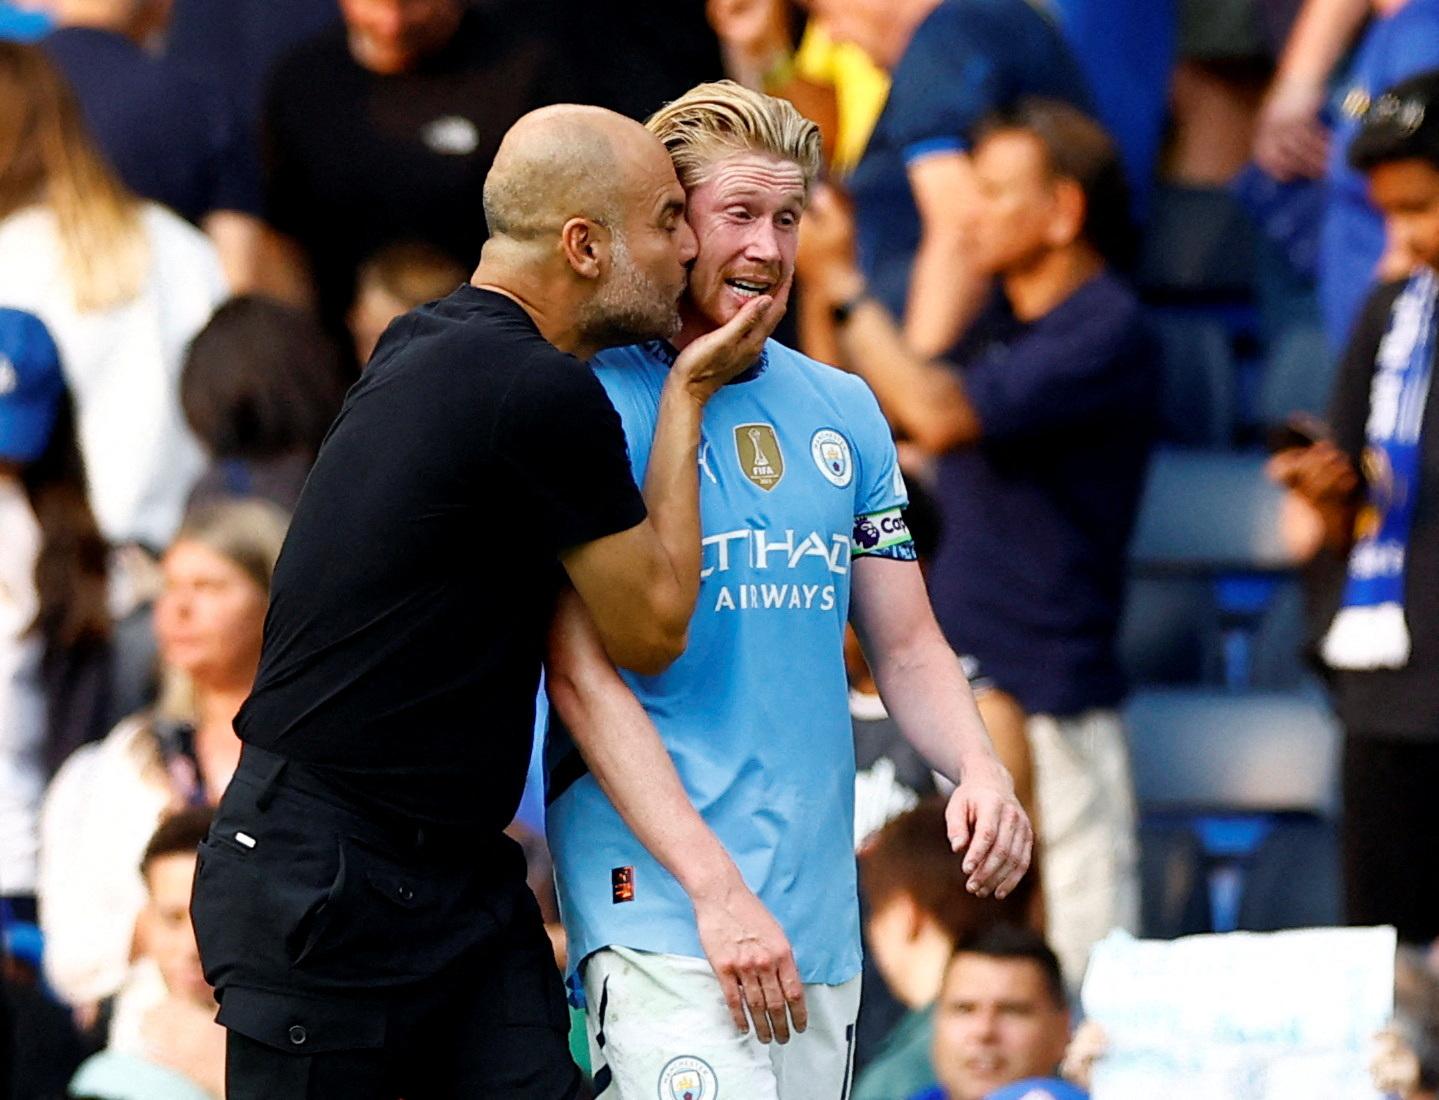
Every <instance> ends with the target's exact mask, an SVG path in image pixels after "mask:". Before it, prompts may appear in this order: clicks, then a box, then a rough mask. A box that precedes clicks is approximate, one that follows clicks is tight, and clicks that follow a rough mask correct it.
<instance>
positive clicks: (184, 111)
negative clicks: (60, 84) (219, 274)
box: [41, 0, 261, 291]
mask: <svg viewBox="0 0 1439 1100" xmlns="http://www.w3.org/2000/svg"><path fill="white" fill-rule="evenodd" d="M169 7H170V0H57V4H56V11H57V14H58V15H59V22H60V27H59V29H58V30H56V31H55V32H54V33H53V34H51V35H49V36H48V37H46V38H45V40H44V41H43V42H42V43H41V45H42V46H43V47H44V49H45V52H46V53H47V54H49V55H50V58H51V60H52V61H54V62H55V64H56V65H57V66H59V68H60V70H61V71H62V72H63V73H64V74H65V76H66V77H67V78H68V79H69V81H70V86H71V87H72V88H73V89H74V90H75V94H76V96H77V97H78V98H79V100H80V105H81V106H82V107H83V108H84V109H85V121H86V124H87V126H88V128H89V130H90V133H91V135H92V136H93V137H94V139H95V144H96V145H98V146H99V147H100V150H101V151H102V152H103V153H104V154H105V156H106V158H107V159H108V160H109V162H110V165H111V167H112V168H114V170H115V174H116V175H117V176H119V177H120V179H121V180H122V181H124V184H125V186H126V187H128V188H129V189H130V190H131V191H133V192H134V193H135V194H136V195H138V196H140V197H141V198H142V199H150V200H152V201H153V202H158V203H160V204H162V205H164V206H168V207H169V208H170V209H171V210H173V211H175V213H177V214H179V215H180V216H181V217H182V218H185V219H186V220H187V221H190V222H192V223H193V224H195V225H198V226H200V227H201V228H202V229H204V230H205V232H206V233H207V234H208V235H209V237H210V239H211V240H212V241H214V242H215V247H216V249H217V250H218V251H219V254H220V262H221V264H222V265H223V266H224V268H225V275H226V277H227V279H228V281H229V284H230V286H231V288H232V289H234V290H236V291H239V290H244V289H247V288H248V287H249V286H250V285H251V284H252V283H253V282H254V279H255V264H256V262H257V249H258V247H259V234H260V228H261V227H260V220H259V214H260V179H259V163H258V158H257V154H256V151H255V148H254V146H253V144H252V142H251V139H250V134H249V133H248V132H247V131H246V130H245V128H244V126H243V125H241V123H240V119H239V116H238V114H237V112H236V110H235V108H234V106H233V105H232V104H231V103H230V101H229V100H228V99H227V98H226V96H225V93H224V90H223V89H222V88H221V87H220V86H219V85H218V84H216V83H215V82H214V81H213V80H211V79H209V78H208V76H207V74H204V73H203V72H194V71H191V70H187V69H185V68H184V67H182V66H181V65H179V64H177V63H175V62H173V61H170V60H167V59H166V58H164V57H159V56H155V55H152V54H150V53H148V52H146V47H147V45H148V44H149V43H150V42H151V40H153V39H155V38H157V37H159V36H162V35H163V34H164V32H165V24H166V17H167V16H168V14H169Z"/></svg>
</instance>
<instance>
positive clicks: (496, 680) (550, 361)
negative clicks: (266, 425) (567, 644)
mask: <svg viewBox="0 0 1439 1100" xmlns="http://www.w3.org/2000/svg"><path fill="white" fill-rule="evenodd" d="M644 515H645V508H644V502H643V500H642V498H641V497H640V494H639V490H638V489H637V488H636V486H635V483H634V480H633V478H632V476H631V474H630V466H629V459H628V456H627V453H626V448H625V440H624V433H623V430H622V429H621V426H620V420H619V416H618V414H617V413H616V412H615V411H614V407H613V406H612V405H611V404H610V402H609V399H608V397H606V395H605V391H604V388H603V387H602V386H601V385H600V384H599V382H598V381H597V380H596V379H595V377H594V376H593V374H591V372H590V370H589V368H588V367H587V366H585V365H584V364H583V363H581V362H579V361H578V360H576V359H574V358H572V357H571V356H568V355H565V354H562V353H561V352H559V351H556V350H555V348H554V347H553V346H551V345H550V344H549V343H547V342H546V341H545V340H544V339H543V338H542V337H541V336H540V335H539V332H538V331H537V330H536V328H535V326H534V323H533V322H532V321H531V320H530V318H529V316H528V315H527V314H526V313H525V312H524V310H522V309H521V308H520V307H519V306H518V305H516V304H515V303H514V302H513V301H511V300H510V299H508V298H505V297H504V296H502V295H499V294H494V293H492V292H489V291H483V290H478V289H476V288H474V287H471V286H468V285H466V286H462V287H460V288H459V289H458V290H456V291H455V292H454V293H453V294H451V295H450V296H449V297H447V298H443V299H441V300H440V301H438V302H434V303H431V304H430V305H427V306H423V307H421V308H420V309H417V310H414V311H412V312H411V313H409V314H406V315H405V316H404V317H403V318H401V319H400V320H399V321H397V322H396V323H394V324H393V325H391V326H390V328H389V329H388V330H387V331H386V333H385V335H384V337H383V338H382V339H381V341H380V344H379V347H378V348H377V349H376V353H375V357H374V359H373V360H372V361H371V364H370V366H369V368H368V369H367V370H366V371H365V374H364V375H363V376H362V377H361V379H360V381H359V382H357V383H356V384H355V386H354V388H353V389H352V390H351V391H350V393H349V396H348V397H347V398H346V399H345V405H344V408H343V409H342V410H341V412H340V415H339V418H338V419H337V420H336V421H335V424H334V426H333V427H332V428H331V429H330V434H329V435H328V437H327V438H326V440H325V443H324V445H323V447H321V449H320V455H319V458H318V459H317V460H316V462H315V467H314V469H313V471H312V472H311V474H310V477H309V480H308V481H307V482H306V483H305V488H304V491H303V492H302V493H301V495H300V502H299V505H298V506H297V507H296V510H295V517H294V520H293V522H292V524H291V526H290V533H289V537H288V538H287V539H286V541H285V547H284V550H283V552H282V553H281V555H280V561H279V564H278V565H277V567H276V570H275V579H274V584H273V586H272V591H271V602H270V613H269V616H268V617H267V619H266V621H265V642H264V651H263V655H262V657H261V661H260V672H259V676H258V677H257V679H256V682H255V689H254V692H253V693H252V694H251V696H250V698H249V699H248V700H247V701H246V703H245V705H244V706H243V707H242V708H241V710H240V713H239V715H238V717H237V718H236V720H235V728H236V730H237V731H238V732H239V734H240V737H241V738H242V739H243V740H244V741H246V742H247V743H249V744H253V745H258V746H261V747H262V748H266V749H270V750H272V751H275V752H278V753H281V754H282V755H284V756H286V757H289V758H290V759H293V760H299V761H302V762H304V763H306V764H307V765H311V766H312V767H313V770H315V771H316V772H317V774H319V775H321V776H322V777H323V778H326V779H328V780H329V781H331V782H332V783H333V784H334V785H335V786H336V787H338V788H341V789H342V790H343V791H344V792H346V793H347V794H349V795H351V796H352V797H354V798H356V799H358V800H359V801H361V803H362V804H364V805H366V806H368V807H373V808H376V809H378V810H380V811H382V812H390V813H394V814H400V815H405V816H406V817H409V818H418V819H421V820H428V821H434V822H442V823H450V824H460V825H466V826H479V827H482V828H491V827H492V828H494V829H502V828H504V826H505V825H507V824H508V823H509V821H510V819H511V818H512V817H513V816H514V812H515V808H516V806H517V805H518V804H519V799H520V793H521V791H522V789H523V787H524V781H525V771H526V766H527V764H528V761H529V755H530V742H531V733H532V730H533V726H534V717H535V715H534V702H535V692H536V689H537V687H538V682H539V674H540V661H541V656H542V648H543V643H544V638H545V632H546V628H547V626H548V625H549V620H550V617H551V614H552V611H553V606H554V600H555V595H556V593H557V591H558V589H559V587H560V585H561V583H562V580H563V574H562V569H561V567H560V565H559V563H558V561H557V557H556V555H557V554H558V552H559V551H561V550H563V549H565V548H567V547H573V546H577V545H579V544H581V543H585V542H590V541H592V540H594V539H597V538H600V537H602V536H605V535H609V534H613V533H615V532H617V531H623V530H626V529H628V528H630V527H633V526H634V525H635V524H637V523H639V522H640V521H641V520H642V519H643V518H644Z"/></svg>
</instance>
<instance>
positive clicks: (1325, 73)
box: [1254, 0, 1439, 352]
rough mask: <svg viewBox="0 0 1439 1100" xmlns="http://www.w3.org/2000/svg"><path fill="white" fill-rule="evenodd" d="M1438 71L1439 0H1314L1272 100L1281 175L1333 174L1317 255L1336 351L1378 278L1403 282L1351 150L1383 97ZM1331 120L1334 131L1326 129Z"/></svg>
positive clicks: (1273, 161)
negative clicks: (1349, 53) (1341, 67)
mask: <svg viewBox="0 0 1439 1100" xmlns="http://www.w3.org/2000/svg"><path fill="white" fill-rule="evenodd" d="M1371 8H1372V15H1373V18H1372V19H1371V20H1370V22H1369V23H1368V25H1367V26H1366V27H1365V29H1364V32H1363V34H1362V36H1361V37H1360V39H1359V44H1358V48H1357V50H1356V51H1355V53H1354V58H1353V61H1352V62H1351V63H1350V65H1349V69H1348V72H1347V75H1346V76H1345V77H1344V78H1343V80H1342V81H1341V82H1340V83H1339V87H1338V92H1337V94H1336V95H1335V97H1334V103H1335V105H1336V109H1335V110H1333V111H1332V112H1326V111H1325V109H1324V107H1325V103H1326V100H1328V98H1329V97H1328V83H1329V80H1330V76H1331V73H1332V72H1333V70H1334V69H1335V68H1336V66H1337V65H1338V63H1339V61H1340V59H1341V58H1342V57H1343V56H1344V55H1345V52H1346V48H1347V46H1348V44H1349V41H1350V39H1351V38H1352V36H1353V35H1354V32H1355V31H1356V30H1357V29H1358V28H1359V26H1360V25H1361V24H1362V23H1363V21H1364V18H1365V16H1366V15H1367V14H1369V13H1370V9H1371ZM1436 66H1439V0H1372V3H1370V4H1366V3H1364V0H1306V3H1305V5H1304V7H1303V9H1302V10H1301V12H1300V15H1299V18H1298V19H1297V21H1296V22H1295V26H1294V30H1293V32H1292V34H1291V35H1290V38H1289V42H1288V44H1287V46H1286V47H1285V50H1284V55H1283V57H1282V58H1281V60H1280V64H1279V72H1278V74H1277V75H1276V76H1275V78H1274V83H1273V85H1272V86H1271V88H1270V90H1269V94H1268V96H1267V98H1266V100H1265V105H1264V108H1263V111H1262V113H1261V115H1260V123H1259V128H1258V131H1257V133H1256V137H1255V146H1254V152H1255V157H1256V159H1257V160H1258V161H1259V163H1260V164H1261V165H1262V166H1263V167H1264V168H1265V169H1266V170H1267V171H1268V172H1269V173H1270V174H1271V175H1273V176H1275V177H1276V178H1277V179H1281V180H1283V179H1293V178H1296V177H1311V178H1317V177H1319V176H1321V175H1327V178H1328V182H1329V198H1328V202H1327V204H1326V210H1325V215H1324V224H1323V229H1322V231H1321V235H1320V254H1319V305H1320V310H1321V312H1322V314H1323V318H1324V328H1325V332H1326V334H1327V335H1328V337H1329V344H1330V347H1331V348H1333V349H1334V350H1335V351H1336V352H1337V351H1339V350H1340V349H1342V348H1344V347H1345V345H1346V343H1347V341H1348V338H1349V336H1350V333H1351V330H1352V328H1353V326H1354V325H1355V323H1356V318H1357V317H1358V316H1359V312H1360V307H1361V306H1362V305H1363V303H1364V299H1365V295H1366V294H1367V293H1368V290H1369V286H1370V284H1371V282H1372V281H1373V280H1374V278H1375V276H1376V273H1377V274H1378V276H1379V277H1380V278H1388V279H1393V278H1398V277H1400V276H1401V275H1403V274H1405V273H1406V272H1407V270H1408V267H1407V266H1406V264H1408V263H1409V261H1408V260H1407V258H1406V257H1404V256H1403V255H1401V254H1399V253H1398V252H1396V251H1395V250H1394V248H1393V247H1392V243H1391V245H1390V246H1389V247H1386V243H1385V237H1384V222H1383V218H1382V217H1381V214H1380V212H1379V211H1378V210H1377V209H1375V207H1374V205H1373V204H1372V203H1371V202H1370V200H1369V195H1368V193H1367V191H1366V186H1365V178H1364V175H1363V173H1362V172H1360V171H1359V170H1358V169H1357V168H1355V167H1354V166H1353V164H1352V163H1351V161H1350V159H1349V157H1348V151H1349V146H1350V143H1351V142H1352V141H1353V139H1354V136H1355V134H1356V133H1357V132H1358V130H1359V127H1360V124H1361V122H1362V120H1363V118H1364V115H1365V112H1366V111H1367V110H1368V109H1369V106H1370V104H1371V103H1372V102H1373V101H1374V100H1375V99H1376V98H1377V97H1378V95H1379V93H1380V92H1381V91H1382V90H1383V89H1385V88H1387V87H1389V86H1390V85H1391V84H1394V83H1396V82H1398V81H1400V80H1403V79H1404V78H1405V77H1409V76H1414V75H1415V74H1417V73H1420V72H1423V71H1425V70H1426V69H1432V68H1434V67H1436ZM1331 122H1332V124H1333V127H1334V129H1333V132H1332V134H1331V133H1329V132H1328V131H1327V129H1326V127H1327V125H1328V124H1330V123H1331Z"/></svg>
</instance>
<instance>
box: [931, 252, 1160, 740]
mask: <svg viewBox="0 0 1439 1100" xmlns="http://www.w3.org/2000/svg"><path fill="white" fill-rule="evenodd" d="M1157 361H1158V359H1157V356H1156V354H1155V350H1154V346H1153V344H1152V343H1151V341H1150V338H1149V336H1148V334H1147V332H1146V330H1145V327H1144V325H1143V323H1142V321H1141V317H1140V311H1139V305H1138V302H1137V301H1136V300H1135V297H1134V295H1133V293H1131V292H1130V290H1129V289H1128V288H1127V287H1126V286H1125V285H1124V284H1123V283H1122V282H1121V281H1120V280H1118V279H1117V278H1115V277H1114V276H1113V275H1108V274H1105V275H1100V276H1097V277H1096V278H1093V279H1091V280H1090V281H1089V282H1087V283H1085V284H1084V285H1083V286H1081V287H1080V288H1079V289H1078V290H1076V291H1075V292H1074V293H1073V294H1072V295H1070V296H1069V298H1067V299H1066V300H1065V301H1063V302H1061V303H1060V304H1059V305H1058V306H1056V307H1055V308H1054V309H1053V310H1051V311H1050V312H1049V313H1047V314H1045V315H1044V316H1043V317H1040V318H1038V319H1036V320H1034V321H1032V322H1030V323H1029V324H1021V323H1019V322H1018V321H1017V320H1015V318H1014V317H1013V315H1012V314H1011V313H1009V311H1008V309H1007V307H1005V306H1003V304H1002V300H997V302H996V304H995V306H994V307H993V308H992V309H991V310H990V312H989V313H988V314H986V316H985V317H984V318H982V319H981V321H980V322H979V324H977V325H976V326H975V327H974V329H973V330H972V332H971V334H970V337H969V339H968V340H967V343H966V346H965V347H964V348H963V349H962V354H961V356H960V365H959V368H958V370H959V376H960V378H961V380H962V382H963V385H964V390H965V394H966V395H967V396H968V398H969V401H970V403H971V404H972V405H973V406H974V407H975V410H976V411H977V412H978V413H979V420H980V424H981V425H982V431H983V438H982V439H981V440H980V441H979V442H978V443H977V444H976V445H974V446H969V447H958V448H956V449H954V450H952V451H950V452H949V453H947V454H945V455H943V456H942V457H941V458H940V460H939V471H938V491H937V494H936V495H937V499H938V500H939V504H940V509H941V513H942V515H943V517H944V537H943V539H942V540H941V542H940V547H939V553H938V555H937V556H936V558H935V561H934V563H933V566H932V568H931V570H930V574H929V580H930V590H931V593H932V598H933V601H934V610H935V615H936V617H937V618H938V619H939V623H940V626H941V627H943V628H944V632H945V635H946V636H947V637H948V638H949V641H950V644H951V645H953V646H954V647H955V649H956V650H958V651H959V652H961V653H965V654H970V655H972V656H974V657H976V658H978V660H979V663H980V665H981V666H982V667H983V669H984V671H985V672H986V673H987V674H988V675H989V676H990V677H992V678H993V680H994V682H995V684H996V685H998V686H999V687H1000V688H1002V689H1003V690H1005V691H1007V692H1009V693H1010V694H1011V695H1013V696H1015V697H1016V698H1017V699H1018V700H1019V701H1020V703H1021V704H1022V705H1023V706H1024V708H1025V710H1027V711H1029V713H1031V714H1052V715H1058V716H1067V715H1073V714H1079V713H1082V712H1083V711H1085V710H1089V709H1090V708H1093V707H1113V706H1115V705H1116V704H1117V703H1118V702H1119V701H1120V699H1121V698H1122V697H1123V695H1124V688H1125V685H1124V678H1123V675H1122V674H1121V671H1120V667H1119V661H1118V657H1117V655H1116V653H1115V634H1116V632H1117V629H1118V623H1119V613H1120V608H1121V604H1122V601H1123V592H1124V577H1125V564H1126V558H1125V551H1126V548H1127V544H1128V542H1129V534H1130V531H1131V529H1132V528H1133V526H1134V520H1135V516H1136V514H1137V512H1138V510H1139V496H1140V491H1141V489H1142V488H1143V483H1144V471H1145V466H1146V463H1147V460H1148V455H1149V450H1150V443H1151V440H1152V438H1153V434H1154V424H1155V420H1156V415H1157V405H1158V399H1159V375H1158V370H1157V368H1156V366H1155V364H1156V363H1157Z"/></svg>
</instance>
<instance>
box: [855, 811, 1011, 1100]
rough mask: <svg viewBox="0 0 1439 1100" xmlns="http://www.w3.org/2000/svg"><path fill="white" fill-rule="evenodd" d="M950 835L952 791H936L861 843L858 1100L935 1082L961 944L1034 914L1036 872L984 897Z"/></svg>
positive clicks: (876, 1099) (885, 1099) (889, 1097)
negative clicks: (973, 887) (947, 996)
mask: <svg viewBox="0 0 1439 1100" xmlns="http://www.w3.org/2000/svg"><path fill="white" fill-rule="evenodd" d="M944 835H945V831H944V799H943V798H942V797H936V798H929V799H926V800H924V801H923V802H920V803H919V804H918V805H917V806H915V808H914V809H912V810H910V811H909V812H907V813H904V814H901V815H900V816H898V817H896V818H894V819H893V820H891V821H890V822H889V824H887V825H885V826H884V828H882V829H881V830H880V831H879V832H878V833H877V834H876V835H875V836H874V837H873V838H872V839H871V840H870V841H869V842H868V843H867V844H866V845H865V847H864V848H862V849H861V850H860V854H859V875H860V887H861V890H862V894H863V897H864V902H865V906H866V910H867V913H868V916H867V918H866V921H865V939H866V942H867V943H868V950H867V951H866V952H865V954H866V960H865V962H866V967H867V969H866V972H865V997H864V1002H863V1003H862V1005H861V1008H860V1018H859V1026H858V1029H857V1036H856V1040H855V1064H856V1066H857V1067H859V1068H858V1069H857V1073H856V1077H855V1086H854V1100H893V1098H894V1097H907V1096H910V1095H911V1094H913V1093H914V1092H917V1091H919V1090H920V1089H923V1088H926V1087H928V1086H930V1085H932V1084H934V1082H935V1080H936V1078H935V1075H934V1070H933V1068H932V1067H931V1064H930V1037H931V1034H932V1032H933V1023H934V1004H935V999H936V998H937V997H938V995H939V991H940V983H941V980H942V979H943V977H944V972H945V966H946V964H947V962H948V961H949V958H950V956H951V955H952V954H953V952H954V948H955V945H956V944H957V943H960V942H962V941H964V940H965V939H966V938H968V937H970V936H973V935H975V934H976V933H980V932H982V931H984V930H986V929H988V928H990V927H991V926H992V925H994V924H996V923H1000V922H1009V923H1013V924H1023V923H1025V922H1026V921H1027V919H1028V913H1029V910H1030V899H1031V898H1032V897H1033V894H1034V890H1035V877H1034V873H1033V872H1031V873H1030V875H1029V876H1027V877H1025V878H1024V879H1023V880H1022V881H1021V882H1020V884H1019V886H1018V887H1017V888H1016V889H1015V891H1014V893H1012V894H1011V895H1010V896H1009V897H1008V898H1006V899H1005V900H1003V901H996V900H995V899H993V898H977V897H975V896H974V895H972V894H970V893H969V892H968V891H967V890H966V889H965V876H964V875H963V874H962V873H961V870H960V868H959V867H958V866H957V865H956V864H955V861H954V859H953V858H952V857H951V853H950V852H949V851H948V847H947V845H946V844H945V840H944ZM871 964H872V969H871V968H870V967H871ZM896 1002H897V1003H896Z"/></svg>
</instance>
